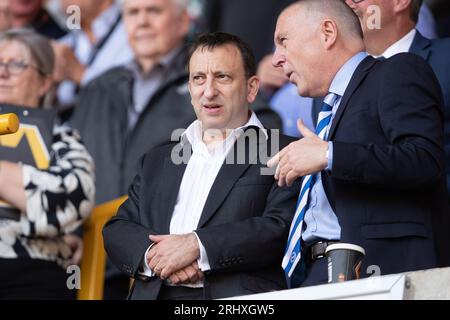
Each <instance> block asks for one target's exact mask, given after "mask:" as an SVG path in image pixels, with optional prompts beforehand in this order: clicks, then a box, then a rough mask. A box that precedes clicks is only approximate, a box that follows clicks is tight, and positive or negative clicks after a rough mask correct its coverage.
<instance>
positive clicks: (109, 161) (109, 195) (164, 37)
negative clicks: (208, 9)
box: [71, 0, 281, 299]
mask: <svg viewBox="0 0 450 320" xmlns="http://www.w3.org/2000/svg"><path fill="white" fill-rule="evenodd" d="M188 2H189V1H188V0H125V1H124V4H123V18H124V24H125V27H126V30H127V34H128V40H129V43H130V46H131V47H132V49H133V52H134V55H135V58H134V59H133V60H131V59H130V61H129V63H128V64H127V65H126V66H123V67H118V68H115V69H112V70H110V71H108V72H106V73H105V74H103V75H101V76H100V77H98V78H97V79H95V80H94V81H92V82H91V83H90V84H89V85H88V86H86V87H85V88H83V89H82V90H81V91H80V97H79V101H78V103H77V105H76V107H75V113H74V116H73V119H72V120H71V123H72V124H73V125H74V127H75V128H77V129H79V130H80V132H81V135H82V137H83V140H84V141H85V143H86V147H87V148H88V150H89V152H91V154H92V156H93V158H94V160H95V163H96V165H97V171H96V186H97V188H96V189H97V196H96V202H97V204H100V203H103V202H106V201H109V200H112V199H115V198H118V197H121V196H123V195H126V194H127V191H128V187H129V185H130V184H131V182H132V180H133V178H134V175H135V172H136V167H137V165H138V160H139V158H140V157H141V156H142V155H143V154H145V152H147V151H148V150H149V149H151V148H153V147H156V146H158V145H161V144H164V143H167V142H170V140H171V137H172V133H173V132H174V131H175V130H177V129H180V128H187V127H188V126H189V124H190V123H192V122H193V121H194V120H195V113H194V111H193V110H192V107H191V102H190V101H191V98H190V95H189V91H188V86H187V84H188V73H187V70H186V59H187V52H186V49H185V47H186V46H185V43H186V41H185V39H186V36H187V34H188V31H189V16H188V12H187V5H188ZM138 17H139V18H138ZM254 110H255V113H256V114H257V115H258V116H261V121H262V122H263V123H264V124H265V125H266V124H267V123H269V125H267V127H268V128H274V126H275V127H277V128H279V127H280V125H281V123H280V122H281V121H279V117H278V115H276V114H275V113H274V112H273V111H272V110H270V108H269V107H268V106H267V104H262V103H260V102H259V103H257V104H256V105H255V107H254ZM111 173H113V174H111ZM116 275H117V277H118V278H117V279H119V277H120V279H121V280H118V281H119V283H120V284H119V285H118V286H119V287H120V289H118V290H114V289H110V287H111V286H114V285H113V283H114V282H116V280H114V279H113V278H114V277H115V276H113V274H112V273H111V272H108V271H107V281H106V290H105V293H106V294H107V296H106V298H111V299H123V298H125V296H126V294H127V291H128V279H127V278H126V277H124V276H123V275H122V274H121V273H120V272H119V271H118V270H117V272H116ZM113 291H116V292H120V293H117V294H111V295H109V292H113Z"/></svg>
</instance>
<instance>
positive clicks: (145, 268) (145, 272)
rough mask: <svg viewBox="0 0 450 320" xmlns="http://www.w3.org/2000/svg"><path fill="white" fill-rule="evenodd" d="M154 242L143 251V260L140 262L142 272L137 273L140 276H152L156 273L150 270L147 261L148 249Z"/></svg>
mask: <svg viewBox="0 0 450 320" xmlns="http://www.w3.org/2000/svg"><path fill="white" fill-rule="evenodd" d="M153 245H154V243H152V244H151V245H150V247H148V249H147V250H146V251H145V254H144V261H143V262H142V265H141V268H142V270H143V271H142V272H139V275H141V276H146V277H149V278H151V277H154V276H155V275H156V274H155V273H154V272H153V271H152V269H150V267H149V265H148V263H147V254H148V253H149V251H150V250H151V249H152V247H153Z"/></svg>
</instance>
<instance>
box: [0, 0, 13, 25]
mask: <svg viewBox="0 0 450 320" xmlns="http://www.w3.org/2000/svg"><path fill="white" fill-rule="evenodd" d="M9 28H11V7H10V5H9V0H0V32H3V31H6V30H8V29H9Z"/></svg>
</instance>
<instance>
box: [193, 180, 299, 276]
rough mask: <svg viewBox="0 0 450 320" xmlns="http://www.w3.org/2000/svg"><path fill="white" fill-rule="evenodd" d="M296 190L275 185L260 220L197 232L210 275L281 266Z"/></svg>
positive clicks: (259, 217) (297, 185) (295, 187)
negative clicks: (204, 252) (206, 256)
mask: <svg viewBox="0 0 450 320" xmlns="http://www.w3.org/2000/svg"><path fill="white" fill-rule="evenodd" d="M299 188H300V187H299V184H298V183H296V184H294V185H293V186H292V187H290V188H288V187H283V188H279V187H278V186H277V184H276V183H274V184H273V186H272V187H271V191H270V193H269V195H268V197H267V200H266V206H265V210H264V212H263V213H262V214H261V216H257V217H253V218H250V219H247V220H242V221H236V222H232V223H227V224H222V225H218V226H211V227H205V228H203V229H199V230H197V231H196V233H197V235H198V237H199V238H200V240H201V242H202V244H203V245H204V247H205V249H206V252H207V255H208V259H209V263H210V266H211V272H217V271H235V270H239V271H242V270H251V269H261V268H263V267H264V266H273V265H276V264H280V266H281V260H282V257H283V254H284V250H285V246H286V241H287V237H288V232H289V228H290V225H291V221H292V218H293V216H294V211H295V204H296V200H297V196H298V190H299ZM261 201H264V200H263V199H261ZM280 268H281V267H280Z"/></svg>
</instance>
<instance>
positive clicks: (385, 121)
mask: <svg viewBox="0 0 450 320" xmlns="http://www.w3.org/2000/svg"><path fill="white" fill-rule="evenodd" d="M329 139H330V141H333V143H334V151H333V168H332V171H331V173H328V172H324V173H323V184H324V188H325V190H326V193H327V196H328V198H329V200H330V201H331V203H332V206H333V209H334V211H335V213H336V215H337V217H338V219H339V223H340V225H341V228H342V235H341V237H342V241H344V242H350V243H355V244H359V245H361V246H363V247H364V248H365V249H366V253H367V256H366V258H365V260H364V264H365V267H367V266H369V265H378V266H379V267H380V268H381V273H382V274H390V273H397V272H403V271H409V270H417V269H426V268H432V267H437V266H444V265H449V264H450V240H449V237H448V234H449V230H450V224H449V222H448V220H449V219H448V218H449V208H448V202H447V197H446V193H447V190H446V186H445V157H444V130H443V102H442V95H441V90H440V87H439V83H438V81H437V79H436V77H435V75H434V73H433V71H432V69H431V68H430V66H429V65H428V64H427V63H426V62H425V61H424V60H423V59H421V58H420V57H417V56H416V55H413V54H409V53H404V54H399V55H396V56H394V57H392V58H391V59H388V60H385V61H383V62H381V61H378V60H375V59H373V58H372V57H367V58H366V59H365V60H364V61H363V62H362V63H361V64H360V65H359V66H358V68H357V70H356V72H355V74H354V75H353V78H352V80H351V82H350V84H349V86H348V88H347V90H346V92H345V94H344V96H343V98H342V102H341V104H340V106H339V109H338V111H337V113H336V116H335V119H334V121H333V123H332V127H331V129H330V134H329ZM365 267H364V269H363V271H365V270H366V269H365Z"/></svg>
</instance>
